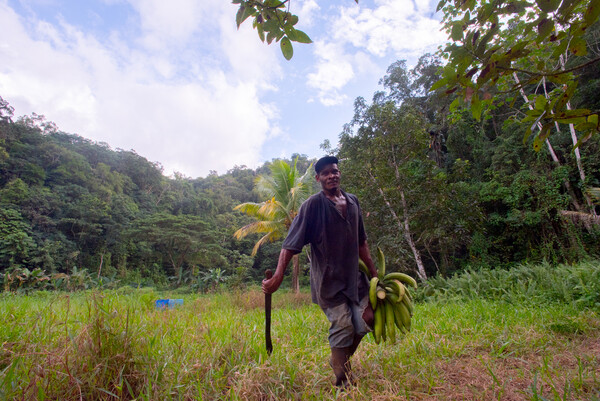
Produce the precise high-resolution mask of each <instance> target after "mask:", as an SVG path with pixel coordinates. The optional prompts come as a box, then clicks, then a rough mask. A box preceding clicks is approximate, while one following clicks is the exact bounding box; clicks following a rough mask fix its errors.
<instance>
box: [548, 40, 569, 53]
mask: <svg viewBox="0 0 600 401" xmlns="http://www.w3.org/2000/svg"><path fill="white" fill-rule="evenodd" d="M567 46H569V41H568V40H567V39H564V40H561V41H560V43H559V44H558V46H556V47H555V48H554V51H553V52H552V58H558V57H560V55H561V54H564V53H565V51H567Z"/></svg>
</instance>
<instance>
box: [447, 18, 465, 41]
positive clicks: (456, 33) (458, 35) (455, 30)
mask: <svg viewBox="0 0 600 401" xmlns="http://www.w3.org/2000/svg"><path fill="white" fill-rule="evenodd" d="M450 37H451V38H452V40H453V41H455V42H458V41H460V40H462V38H463V25H462V23H461V22H455V23H454V24H453V25H452V32H451V33H450Z"/></svg>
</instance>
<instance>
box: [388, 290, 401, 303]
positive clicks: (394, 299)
mask: <svg viewBox="0 0 600 401" xmlns="http://www.w3.org/2000/svg"><path fill="white" fill-rule="evenodd" d="M385 298H386V299H389V300H390V301H391V302H392V303H396V302H400V299H398V294H396V293H395V292H390V291H388V292H387V293H386V294H385Z"/></svg>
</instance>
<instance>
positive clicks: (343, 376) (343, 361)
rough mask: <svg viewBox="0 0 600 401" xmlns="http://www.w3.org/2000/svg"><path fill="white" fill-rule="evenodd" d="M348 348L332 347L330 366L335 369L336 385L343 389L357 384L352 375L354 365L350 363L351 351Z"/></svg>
mask: <svg viewBox="0 0 600 401" xmlns="http://www.w3.org/2000/svg"><path fill="white" fill-rule="evenodd" d="M349 351H350V350H349V349H348V348H332V349H331V358H330V359H329V366H331V368H332V369H333V374H334V375H335V385H336V387H339V388H341V389H346V388H348V387H350V386H353V385H354V384H355V381H356V380H355V379H354V376H353V375H352V366H351V365H350V360H349V357H350V353H349Z"/></svg>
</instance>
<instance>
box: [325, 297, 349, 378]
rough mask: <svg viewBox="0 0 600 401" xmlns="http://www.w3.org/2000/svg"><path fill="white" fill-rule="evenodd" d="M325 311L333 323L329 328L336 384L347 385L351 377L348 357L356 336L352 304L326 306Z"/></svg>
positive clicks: (331, 360) (332, 365)
mask: <svg viewBox="0 0 600 401" xmlns="http://www.w3.org/2000/svg"><path fill="white" fill-rule="evenodd" d="M323 312H325V315H326V316H327V319H328V320H329V322H330V323H331V327H330V328H329V346H330V348H331V359H330V361H329V363H330V365H331V368H332V369H333V374H334V375H335V385H336V386H338V387H346V386H347V385H348V381H349V377H350V365H349V363H348V358H349V357H350V355H351V353H350V352H351V350H352V344H353V338H354V326H353V324H352V310H351V308H350V305H348V304H340V305H337V306H334V307H332V308H324V309H323Z"/></svg>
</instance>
